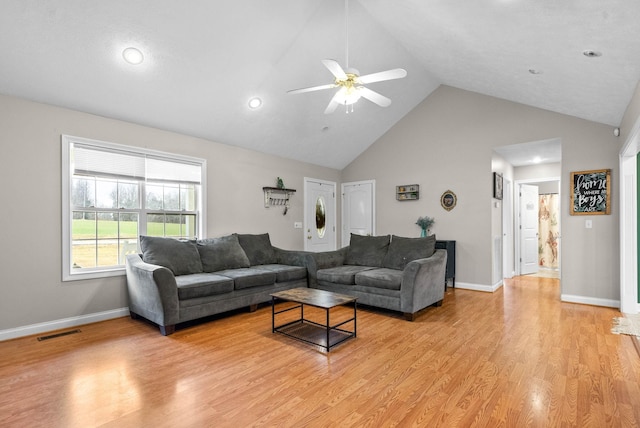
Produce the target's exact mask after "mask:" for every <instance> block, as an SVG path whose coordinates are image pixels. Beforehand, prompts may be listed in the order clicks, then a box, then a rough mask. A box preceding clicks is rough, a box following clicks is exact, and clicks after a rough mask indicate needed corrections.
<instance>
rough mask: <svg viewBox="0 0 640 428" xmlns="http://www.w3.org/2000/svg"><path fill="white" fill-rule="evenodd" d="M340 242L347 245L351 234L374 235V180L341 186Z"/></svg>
mask: <svg viewBox="0 0 640 428" xmlns="http://www.w3.org/2000/svg"><path fill="white" fill-rule="evenodd" d="M341 187H342V192H341V193H342V241H341V244H342V246H343V247H345V246H347V245H349V242H350V240H351V234H352V233H353V234H356V235H375V232H376V231H375V180H366V181H356V182H351V183H343V184H342V186H341Z"/></svg>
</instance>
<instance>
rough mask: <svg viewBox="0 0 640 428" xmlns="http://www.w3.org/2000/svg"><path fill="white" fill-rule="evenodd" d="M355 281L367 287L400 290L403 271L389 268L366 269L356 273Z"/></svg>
mask: <svg viewBox="0 0 640 428" xmlns="http://www.w3.org/2000/svg"><path fill="white" fill-rule="evenodd" d="M355 281H356V285H362V286H365V287H374V288H384V289H386V290H400V284H401V283H402V271H401V270H397V269H388V268H379V269H371V270H366V271H363V272H359V273H358V274H356V278H355Z"/></svg>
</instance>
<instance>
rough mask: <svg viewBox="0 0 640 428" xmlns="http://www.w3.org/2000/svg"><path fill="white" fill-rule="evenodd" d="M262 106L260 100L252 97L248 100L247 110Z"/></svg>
mask: <svg viewBox="0 0 640 428" xmlns="http://www.w3.org/2000/svg"><path fill="white" fill-rule="evenodd" d="M261 105H262V100H261V99H260V98H258V97H253V98H251V99H250V100H249V108H251V109H254V110H255V109H257V108H258V107H260V106H261Z"/></svg>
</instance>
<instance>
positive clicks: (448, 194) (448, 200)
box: [440, 190, 458, 211]
mask: <svg viewBox="0 0 640 428" xmlns="http://www.w3.org/2000/svg"><path fill="white" fill-rule="evenodd" d="M457 202H458V198H457V197H456V194H455V193H453V192H452V191H451V190H447V191H445V192H444V193H443V194H442V196H440V205H442V208H444V209H445V210H447V211H451V210H452V209H454V208H455V206H456V203H457Z"/></svg>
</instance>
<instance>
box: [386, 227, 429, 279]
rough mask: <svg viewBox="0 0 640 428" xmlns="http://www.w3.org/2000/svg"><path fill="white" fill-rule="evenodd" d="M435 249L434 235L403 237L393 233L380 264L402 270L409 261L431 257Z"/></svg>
mask: <svg viewBox="0 0 640 428" xmlns="http://www.w3.org/2000/svg"><path fill="white" fill-rule="evenodd" d="M435 251H436V236H435V235H430V236H427V237H424V238H403V237H401V236H396V235H393V237H392V238H391V244H389V250H388V251H387V255H386V256H385V258H384V260H383V262H382V266H383V267H385V268H389V269H400V270H403V269H404V267H405V266H406V265H407V263H409V262H410V261H413V260H418V259H426V258H427V257H431V256H432V255H433V253H434V252H435Z"/></svg>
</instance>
